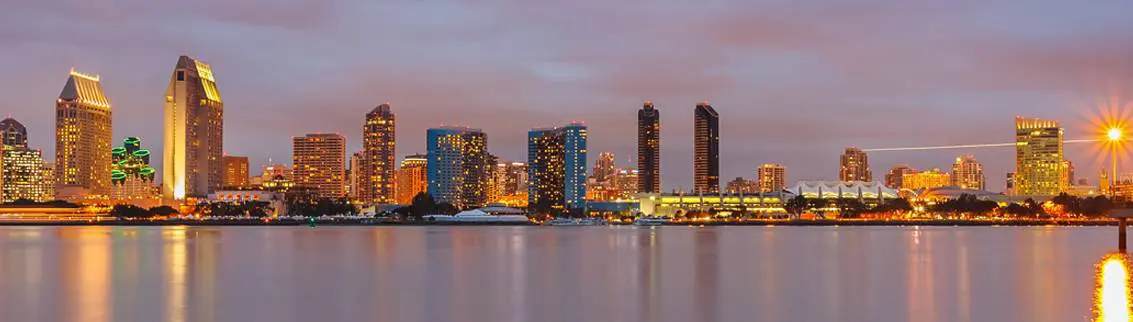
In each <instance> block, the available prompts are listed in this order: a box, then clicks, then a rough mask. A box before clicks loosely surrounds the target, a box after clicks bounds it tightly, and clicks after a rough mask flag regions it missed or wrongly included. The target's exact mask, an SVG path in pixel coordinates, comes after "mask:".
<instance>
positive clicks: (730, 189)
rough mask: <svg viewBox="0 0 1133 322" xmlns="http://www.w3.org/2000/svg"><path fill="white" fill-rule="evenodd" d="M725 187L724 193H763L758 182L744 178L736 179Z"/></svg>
mask: <svg viewBox="0 0 1133 322" xmlns="http://www.w3.org/2000/svg"><path fill="white" fill-rule="evenodd" d="M725 187H726V188H725V189H724V191H725V192H727V193H742V194H748V195H750V194H753V193H759V192H760V191H761V190H760V186H759V182H758V181H752V180H747V179H744V178H743V177H736V178H735V179H733V180H732V181H729V182H728V184H727V185H726V186H725Z"/></svg>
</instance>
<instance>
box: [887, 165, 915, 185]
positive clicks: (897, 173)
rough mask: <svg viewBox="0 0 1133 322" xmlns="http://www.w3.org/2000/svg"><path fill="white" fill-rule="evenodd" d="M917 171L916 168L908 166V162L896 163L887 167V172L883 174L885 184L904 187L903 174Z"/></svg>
mask: <svg viewBox="0 0 1133 322" xmlns="http://www.w3.org/2000/svg"><path fill="white" fill-rule="evenodd" d="M914 173H917V169H914V168H913V167H910V166H909V165H908V164H897V165H894V166H893V167H892V168H889V172H888V173H886V174H885V186H886V187H890V188H893V189H898V190H899V189H901V188H904V184H903V183H904V180H902V179H903V178H904V176H905V175H906V174H914Z"/></svg>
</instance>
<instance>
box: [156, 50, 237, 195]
mask: <svg viewBox="0 0 1133 322" xmlns="http://www.w3.org/2000/svg"><path fill="white" fill-rule="evenodd" d="M163 148H164V149H163V151H164V154H163V155H162V164H163V166H162V176H161V177H162V180H161V182H162V195H163V196H165V198H173V199H184V198H185V197H189V196H197V197H201V196H207V195H208V194H209V193H211V192H213V191H215V190H216V189H218V188H220V185H221V184H222V183H223V180H224V160H223V158H222V157H223V151H224V101H223V100H222V99H221V98H220V91H218V90H217V88H216V79H215V78H214V77H213V73H212V67H209V65H208V64H205V63H202V62H201V61H199V60H196V59H193V58H190V57H189V56H181V57H180V58H178V59H177V65H176V66H174V68H173V74H172V75H171V76H170V77H169V87H167V88H166V89H165V144H164V146H163Z"/></svg>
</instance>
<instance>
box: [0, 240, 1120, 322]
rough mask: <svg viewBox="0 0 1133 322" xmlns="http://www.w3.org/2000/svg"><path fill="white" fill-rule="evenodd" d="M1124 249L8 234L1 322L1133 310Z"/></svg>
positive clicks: (1023, 316) (2, 260)
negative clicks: (1119, 252) (1115, 252)
mask: <svg viewBox="0 0 1133 322" xmlns="http://www.w3.org/2000/svg"><path fill="white" fill-rule="evenodd" d="M1110 247H1112V230H1111V229H1106V228H1104V227H1102V228H1042V227H1038V228H1025V227H1023V228H1007V227H1002V228H993V227H958V228H931V227H929V228H926V227H920V228H915V227H705V228H696V227H663V228H644V229H643V228H636V227H571V228H569V229H562V228H548V227H319V228H309V227H204V228H195V227H0V317H3V318H2V320H4V321H9V320H10V321H124V322H130V321H147V322H148V321H179V322H194V321H272V322H287V321H399V322H400V321H409V322H412V321H471V322H479V321H484V322H487V321H492V322H497V321H549V322H555V321H564V322H566V321H572V322H573V321H662V322H664V321H673V322H676V321H682V322H683V321H834V320H836V321H871V322H872V321H882V322H884V321H1082V320H1088V319H1089V317H1091V316H1093V317H1095V320H1096V321H1128V313H1129V312H1128V302H1129V293H1128V292H1129V289H1128V277H1129V275H1128V274H1129V271H1128V265H1129V264H1128V261H1129V260H1128V258H1127V257H1124V256H1120V257H1115V256H1116V255H1109V256H1107V257H1106V259H1105V260H1103V261H1102V262H1101V263H1098V265H1097V267H1096V268H1095V267H1094V265H1092V264H1094V263H1097V259H1098V258H1099V257H1101V256H1102V255H1103V254H1105V250H1107V249H1109V248H1110ZM1115 258H1119V259H1120V263H1123V264H1121V265H1117V264H1106V263H1107V260H1108V261H1111V262H1112V261H1114V260H1116V259H1115ZM1118 268H1123V269H1124V270H1117V269H1118ZM1095 269H1096V271H1095ZM1119 273H1121V274H1119ZM1093 276H1096V283H1098V284H1097V288H1096V290H1095V285H1094V283H1095V281H1094V278H1091V277H1093ZM1115 280H1123V281H1124V282H1114V281H1115ZM1119 286H1121V287H1124V288H1120V290H1117V291H1115V289H1116V287H1119ZM1095 292H1097V293H1096V296H1097V298H1096V299H1095ZM1121 296H1124V297H1121ZM1095 300H1096V301H1095ZM1095 302H1096V303H1095ZM1112 303H1125V304H1124V306H1122V304H1113V305H1110V304H1112ZM1095 306H1096V307H1095ZM1114 307H1119V308H1120V307H1124V308H1125V309H1124V310H1121V309H1114ZM1092 308H1093V309H1092ZM1111 312H1119V313H1116V314H1115V313H1111ZM1122 312H1123V313H1122ZM1123 314H1124V315H1123ZM1115 318H1124V320H1122V319H1117V320H1113V319H1115Z"/></svg>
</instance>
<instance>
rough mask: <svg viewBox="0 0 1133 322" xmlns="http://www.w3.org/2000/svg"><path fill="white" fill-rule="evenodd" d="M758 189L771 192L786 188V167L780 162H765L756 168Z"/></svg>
mask: <svg viewBox="0 0 1133 322" xmlns="http://www.w3.org/2000/svg"><path fill="white" fill-rule="evenodd" d="M756 178H757V180H758V183H759V191H763V192H772V191H779V190H783V189H786V188H787V167H785V166H783V165H782V164H773V163H765V164H762V165H760V166H759V169H758V170H756Z"/></svg>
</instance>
